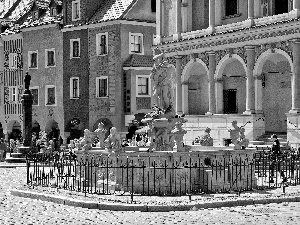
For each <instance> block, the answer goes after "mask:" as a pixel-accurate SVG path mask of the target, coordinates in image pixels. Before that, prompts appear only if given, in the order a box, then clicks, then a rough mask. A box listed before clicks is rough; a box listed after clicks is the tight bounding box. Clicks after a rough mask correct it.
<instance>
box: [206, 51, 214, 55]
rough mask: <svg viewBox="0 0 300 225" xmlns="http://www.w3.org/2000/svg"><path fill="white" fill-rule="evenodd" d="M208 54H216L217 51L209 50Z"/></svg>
mask: <svg viewBox="0 0 300 225" xmlns="http://www.w3.org/2000/svg"><path fill="white" fill-rule="evenodd" d="M207 54H208V55H216V52H215V51H210V52H207Z"/></svg>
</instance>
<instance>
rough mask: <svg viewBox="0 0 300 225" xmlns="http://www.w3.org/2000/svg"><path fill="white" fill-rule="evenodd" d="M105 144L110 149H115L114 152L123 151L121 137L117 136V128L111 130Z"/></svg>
mask: <svg viewBox="0 0 300 225" xmlns="http://www.w3.org/2000/svg"><path fill="white" fill-rule="evenodd" d="M104 143H105V146H106V147H107V148H108V149H113V150H120V149H121V144H120V137H119V136H118V134H117V128H115V127H112V128H110V134H109V135H108V137H107V139H106V140H105V141H104Z"/></svg>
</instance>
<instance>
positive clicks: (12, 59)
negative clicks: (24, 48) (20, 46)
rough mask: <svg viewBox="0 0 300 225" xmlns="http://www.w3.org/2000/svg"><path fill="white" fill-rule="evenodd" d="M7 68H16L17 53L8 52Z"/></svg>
mask: <svg viewBox="0 0 300 225" xmlns="http://www.w3.org/2000/svg"><path fill="white" fill-rule="evenodd" d="M9 69H18V54H17V53H13V52H11V53H9Z"/></svg>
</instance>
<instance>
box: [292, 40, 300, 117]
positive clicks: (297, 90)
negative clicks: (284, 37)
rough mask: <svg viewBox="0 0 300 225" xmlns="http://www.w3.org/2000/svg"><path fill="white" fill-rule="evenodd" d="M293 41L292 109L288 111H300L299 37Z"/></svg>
mask: <svg viewBox="0 0 300 225" xmlns="http://www.w3.org/2000/svg"><path fill="white" fill-rule="evenodd" d="M292 43H293V69H294V73H293V76H292V109H291V110H290V112H289V113H300V39H296V40H293V41H292Z"/></svg>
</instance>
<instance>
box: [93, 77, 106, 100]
mask: <svg viewBox="0 0 300 225" xmlns="http://www.w3.org/2000/svg"><path fill="white" fill-rule="evenodd" d="M96 97H97V98H102V97H108V78H107V77H106V76H103V77H97V78H96Z"/></svg>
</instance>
